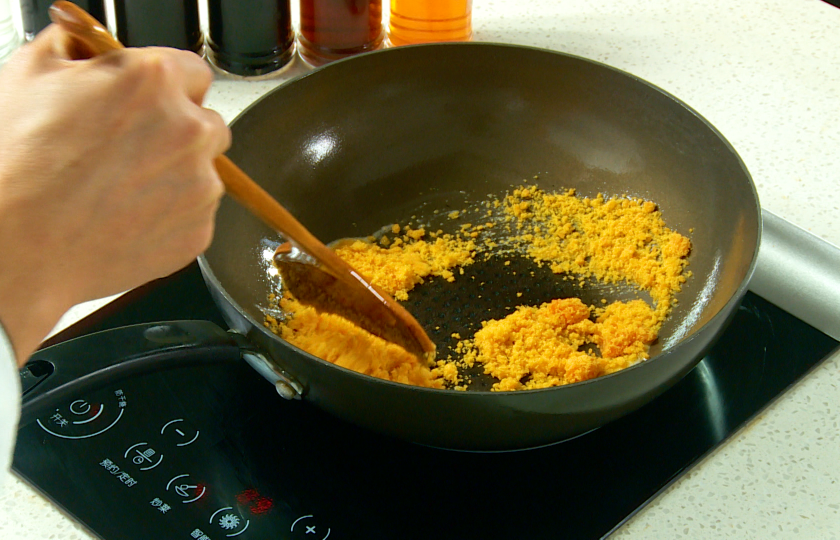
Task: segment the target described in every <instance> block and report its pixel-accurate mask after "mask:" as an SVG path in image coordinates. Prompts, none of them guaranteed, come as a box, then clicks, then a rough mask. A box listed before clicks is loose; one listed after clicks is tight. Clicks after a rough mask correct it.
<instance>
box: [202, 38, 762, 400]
mask: <svg viewBox="0 0 840 540" xmlns="http://www.w3.org/2000/svg"><path fill="white" fill-rule="evenodd" d="M232 130H233V134H234V136H233V141H234V142H233V147H232V148H231V150H230V151H229V153H228V155H229V156H230V157H231V158H232V159H233V161H234V162H236V163H237V164H239V165H240V166H241V167H242V168H243V169H244V170H245V171H246V172H247V173H248V174H250V175H251V176H252V177H253V178H254V179H255V180H257V181H258V182H259V183H260V184H262V185H263V186H264V187H265V188H266V189H267V190H268V191H269V192H270V193H271V194H272V195H274V196H275V197H276V198H277V199H278V200H280V201H281V202H282V203H283V204H284V205H285V206H286V207H287V208H289V210H290V211H291V212H292V213H293V214H295V215H296V217H298V219H299V220H300V221H301V222H302V223H303V224H304V225H305V226H306V227H308V228H309V229H310V230H311V231H312V232H313V233H314V234H315V235H316V236H318V237H319V238H320V239H321V240H323V241H325V242H330V241H332V240H336V239H339V238H346V237H358V236H367V235H369V234H371V233H373V232H374V231H377V230H379V229H380V228H381V227H383V226H385V225H388V224H391V223H405V222H406V220H407V219H412V216H413V217H414V219H416V220H423V219H427V218H428V216H429V215H431V213H432V212H433V211H434V210H439V211H440V212H446V211H448V210H450V209H461V208H463V207H464V206H465V205H468V204H470V203H472V202H477V201H483V200H485V199H486V198H487V196H488V195H491V196H493V197H499V196H501V195H502V194H504V193H505V192H506V191H507V190H509V189H511V187H513V186H515V185H518V184H520V183H521V182H522V181H523V180H524V179H531V182H532V184H535V185H537V186H538V187H540V188H542V189H544V190H546V191H556V190H564V189H567V188H575V189H576V190H577V192H578V193H579V194H580V195H583V196H595V195H597V194H598V193H603V194H604V195H605V196H621V195H628V196H632V197H640V198H643V199H646V200H651V201H654V202H656V203H657V204H658V205H659V208H660V210H661V211H662V214H663V217H664V219H665V221H666V223H667V225H668V226H669V227H670V228H672V229H675V230H677V231H678V232H680V233H682V234H684V235H686V236H688V237H689V238H690V240H691V242H692V253H691V255H690V257H689V261H690V264H689V270H691V272H692V273H693V277H692V278H691V279H690V280H689V281H688V283H686V285H685V286H684V288H683V291H682V292H681V293H680V294H679V295H678V297H677V299H678V301H679V303H678V305H677V306H676V308H675V309H674V311H673V312H672V315H671V316H670V318H669V319H668V321H666V323H665V325H664V327H663V328H662V331H661V332H660V339H659V341H658V343H657V344H655V345H654V347H653V349H652V350H651V353H652V356H653V355H655V354H657V353H658V352H660V351H662V350H664V349H667V348H670V347H673V346H675V345H677V344H678V343H679V342H680V341H681V340H683V339H685V338H686V337H688V336H691V335H692V334H693V333H695V332H696V331H697V330H698V329H699V328H701V327H702V326H703V325H704V324H705V323H707V322H708V321H709V320H710V319H711V318H712V317H714V316H715V315H716V314H717V313H718V312H719V311H721V310H722V309H723V307H724V306H725V305H726V304H727V303H728V302H729V301H730V300H731V299H732V297H733V296H734V295H735V294H736V293H737V291H738V290H739V289H740V288H741V287H742V286H743V284H744V282H745V279H746V277H747V276H748V274H749V271H750V269H751V265H752V262H753V259H754V256H755V251H756V246H757V242H758V233H759V230H758V229H759V225H758V224H759V210H758V201H757V198H756V194H755V189H754V187H753V185H752V182H751V180H750V178H749V175H748V174H747V172H746V170H745V168H744V167H743V164H742V163H741V161H740V159H739V158H738V156H737V155H736V154H735V152H734V151H733V149H732V148H731V147H730V146H729V144H728V143H727V142H726V141H725V140H724V139H723V138H722V137H721V136H720V135H719V134H718V133H717V132H716V131H715V130H714V128H712V127H711V126H710V125H709V124H708V123H707V122H705V121H704V120H703V119H702V118H700V117H699V116H698V115H697V114H696V113H694V112H693V111H691V110H690V109H689V108H687V107H686V106H685V105H684V104H682V103H680V102H679V101H677V100H676V99H674V98H673V97H671V96H669V95H667V94H665V93H663V92H662V91H660V90H658V89H656V88H655V87H652V86H650V85H649V84H647V83H645V82H643V81H640V80H638V79H636V78H634V77H632V76H630V75H627V74H626V73H622V72H619V71H616V70H614V69H611V68H609V67H606V66H603V65H600V64H596V63H593V62H589V61H587V60H584V59H580V58H576V57H571V56H567V55H563V54H559V53H553V52H548V51H541V50H536V49H530V48H524V47H513V46H501V45H488V44H476V43H473V44H446V45H429V46H420V47H406V48H402V49H391V50H386V51H382V52H378V53H373V54H369V55H364V56H360V57H357V58H354V59H352V60H348V61H342V62H338V63H336V64H333V65H330V66H327V67H326V68H323V69H321V70H318V71H315V72H313V73H311V74H309V75H307V76H305V77H303V78H301V79H299V80H297V81H294V82H291V83H288V84H286V85H284V86H282V87H280V88H278V89H277V90H275V91H274V92H272V93H270V94H269V95H268V96H266V97H265V98H263V99H262V100H260V101H259V102H257V103H256V104H255V105H254V106H252V107H251V108H250V109H248V110H247V111H246V112H245V113H243V114H242V115H241V116H240V117H239V118H237V119H236V121H235V122H234V123H233V124H232ZM534 177H538V179H537V180H533V179H534ZM276 238H277V236H276V234H275V233H273V232H272V231H270V230H267V229H266V228H265V227H264V226H263V225H262V224H261V223H260V222H259V221H257V220H256V219H255V218H253V217H252V216H250V215H249V214H248V213H247V212H246V211H244V210H243V209H241V208H240V207H238V205H236V204H235V203H233V202H231V201H229V200H225V201H224V202H223V204H222V207H221V208H220V211H219V216H218V226H217V233H216V237H215V239H214V242H213V245H212V246H211V247H210V249H209V250H208V252H207V254H206V258H207V261H208V264H209V266H210V268H211V269H212V273H213V274H214V275H215V277H216V279H217V280H218V282H219V283H220V285H221V287H222V288H223V289H224V290H225V291H226V293H227V294H228V295H229V296H230V298H232V299H233V301H234V302H235V304H236V305H238V307H240V308H241V309H242V310H243V311H245V312H246V313H247V314H248V315H249V316H250V317H251V318H252V319H253V320H254V321H255V322H256V323H257V324H259V323H260V322H261V321H262V317H263V312H262V310H263V309H264V308H265V307H266V304H267V300H266V298H267V295H268V294H269V292H270V291H271V288H272V283H271V280H270V279H269V278H268V277H267V276H266V272H265V265H264V260H263V259H262V256H261V251H262V247H261V243H262V242H265V240H266V239H270V240H274V239H276ZM513 271H516V272H517V273H516V274H513V273H512V272H513ZM532 271H533V272H535V274H534V275H533V276H531V275H530V272H532ZM465 272H466V274H465V275H464V276H460V277H459V278H458V280H457V281H456V282H455V283H454V284H449V283H445V282H432V283H430V286H428V287H423V288H422V289H419V290H418V291H417V293H416V294H415V295H414V297H413V298H412V299H411V300H410V303H409V304H408V305H407V307H408V309H409V310H410V311H411V312H412V313H414V314H415V316H417V317H418V319H419V320H420V322H421V323H424V325H425V327H426V329H427V331H428V332H429V333H430V336H431V337H432V338H433V339H434V340H435V341H436V342H437V343H438V346H439V347H441V348H442V349H446V348H447V347H449V346H450V345H452V342H451V338H450V336H451V334H452V333H456V332H458V333H461V335H462V336H464V335H465V333H466V332H467V331H468V330H469V329H470V328H474V327H475V325H477V324H479V323H480V321H481V320H486V319H488V318H493V317H499V316H504V315H505V314H507V313H509V312H510V311H509V310H510V308H513V307H515V306H516V305H519V304H524V303H528V304H531V305H538V304H539V303H541V302H544V301H548V300H551V299H553V298H558V297H566V296H578V297H581V298H582V299H583V300H584V301H589V300H590V297H591V299H592V300H593V301H600V300H601V299H602V298H607V300H609V301H612V300H616V299H626V298H628V297H635V295H636V292H635V291H633V290H632V288H629V287H628V288H623V287H618V288H616V287H607V288H606V289H605V288H604V287H600V288H599V287H597V286H593V284H587V285H586V286H584V287H582V288H581V287H578V286H577V285H575V284H574V282H570V281H567V280H564V279H563V276H554V275H550V271H548V270H547V269H539V268H536V267H535V265H533V264H532V263H531V262H530V261H528V260H526V259H521V260H518V259H517V260H516V261H514V264H512V265H511V268H507V269H504V270H501V269H500V266H499V263H498V262H496V263H494V262H490V263H476V264H475V265H473V267H472V268H469V267H466V268H465ZM471 274H472V275H471ZM516 292H521V293H523V297H522V298H517V297H516V296H515V293H516ZM511 295H513V296H512V297H511ZM593 303H594V302H593ZM458 325H465V326H464V327H463V329H461V327H460V326H458ZM468 335H469V334H468ZM477 384H478V383H477Z"/></svg>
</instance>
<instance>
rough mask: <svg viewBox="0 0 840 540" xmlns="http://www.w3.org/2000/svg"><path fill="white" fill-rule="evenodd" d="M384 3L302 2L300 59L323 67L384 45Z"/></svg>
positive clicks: (376, 0) (351, 0) (378, 0)
mask: <svg viewBox="0 0 840 540" xmlns="http://www.w3.org/2000/svg"><path fill="white" fill-rule="evenodd" d="M384 34H385V32H384V29H383V27H382V0H300V31H299V33H298V43H299V46H300V48H299V52H300V56H301V57H302V58H303V59H304V60H306V61H307V62H308V63H309V64H312V65H314V66H320V65H323V64H326V63H328V62H332V61H333V60H338V59H340V58H345V57H347V56H351V55H354V54H359V53H363V52H368V51H373V50H375V49H378V48H379V47H381V46H382V40H383V38H384Z"/></svg>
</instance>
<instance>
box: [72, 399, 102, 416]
mask: <svg viewBox="0 0 840 540" xmlns="http://www.w3.org/2000/svg"><path fill="white" fill-rule="evenodd" d="M90 408H91V407H90V403H88V402H87V401H85V400H83V399H77V400H76V401H74V402H73V403H71V404H70V412H71V413H73V414H77V415H84V414H87V413H89V412H90ZM99 412H100V413H101V412H102V410H101V408H100V411H99ZM94 418H95V417H94Z"/></svg>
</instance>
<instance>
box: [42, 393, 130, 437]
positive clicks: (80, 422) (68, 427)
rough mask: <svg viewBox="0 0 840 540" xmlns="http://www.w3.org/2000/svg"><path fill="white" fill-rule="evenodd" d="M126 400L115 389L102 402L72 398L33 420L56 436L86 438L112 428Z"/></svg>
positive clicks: (120, 416) (119, 417) (122, 394)
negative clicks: (111, 394)
mask: <svg viewBox="0 0 840 540" xmlns="http://www.w3.org/2000/svg"><path fill="white" fill-rule="evenodd" d="M126 403H127V400H126V396H125V394H124V393H123V391H122V390H116V391H114V393H113V396H108V397H107V399H105V400H102V401H95V400H88V399H76V400H74V401H72V402H71V403H69V404H68V405H67V406H66V407H60V408H58V409H55V411H54V412H53V413H52V414H50V415H49V416H47V417H43V418H38V419H37V420H36V422H37V424H38V425H39V426H41V429H43V430H44V431H46V432H47V433H49V434H50V435H53V436H55V437H58V438H60V439H87V438H90V437H95V436H96V435H100V434H102V433H105V432H106V431H108V430H109V429H111V428H112V427H114V426H115V425H116V424H117V422H119V421H120V419H121V418H122V416H123V413H125V408H126Z"/></svg>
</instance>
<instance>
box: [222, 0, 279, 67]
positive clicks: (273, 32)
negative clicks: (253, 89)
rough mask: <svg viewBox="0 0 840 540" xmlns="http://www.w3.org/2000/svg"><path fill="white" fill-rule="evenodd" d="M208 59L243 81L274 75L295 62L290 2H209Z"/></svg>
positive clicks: (225, 0)
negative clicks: (243, 79)
mask: <svg viewBox="0 0 840 540" xmlns="http://www.w3.org/2000/svg"><path fill="white" fill-rule="evenodd" d="M207 17H208V34H207V57H208V59H209V60H210V62H211V63H212V64H213V65H215V66H216V67H218V68H219V69H221V70H223V71H226V72H228V73H233V74H235V75H240V76H243V77H255V76H260V75H265V74H268V73H273V72H275V71H277V70H279V69H280V68H282V67H284V66H286V65H287V64H289V63H290V62H291V60H292V59H293V58H294V54H295V34H294V30H293V29H292V15H291V5H290V0H247V1H246V0H208V3H207Z"/></svg>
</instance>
